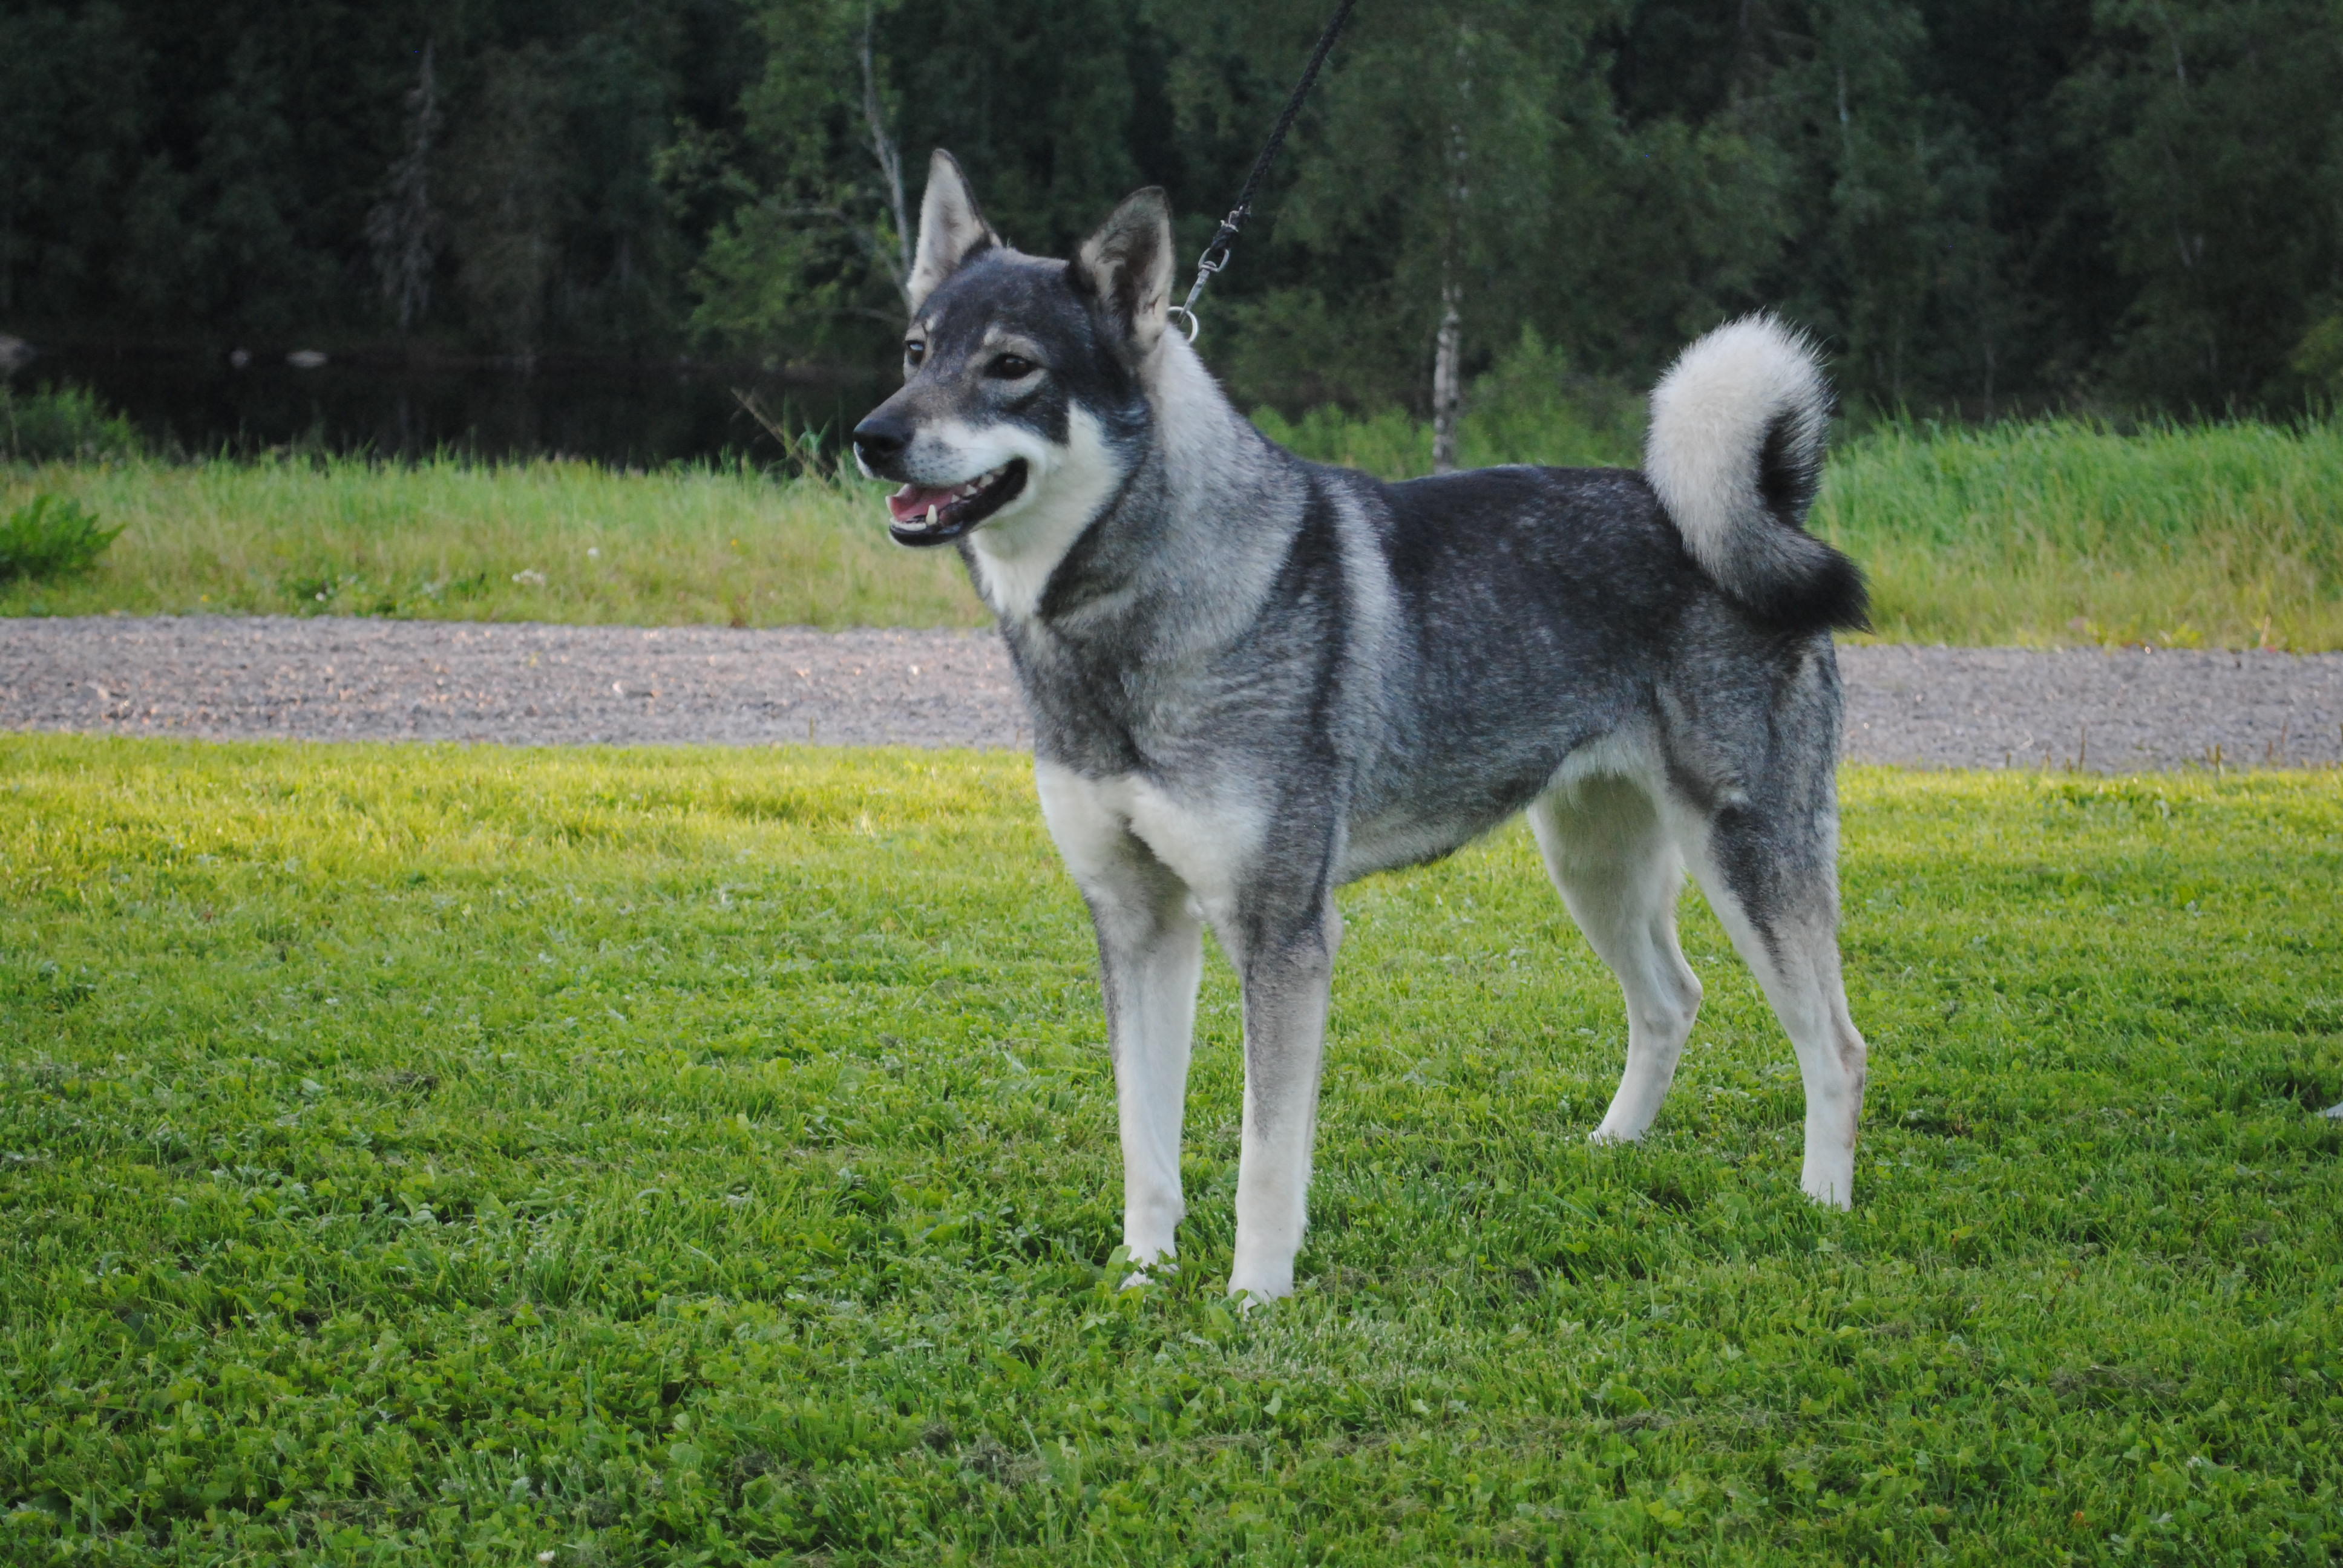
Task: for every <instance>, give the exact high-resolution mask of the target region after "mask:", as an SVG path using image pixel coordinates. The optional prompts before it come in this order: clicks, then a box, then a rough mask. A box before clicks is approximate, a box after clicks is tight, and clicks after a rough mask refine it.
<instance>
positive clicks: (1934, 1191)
mask: <svg viewBox="0 0 2343 1568" xmlns="http://www.w3.org/2000/svg"><path fill="white" fill-rule="evenodd" d="M1847 797H1848V806H1847V812H1846V820H1845V843H1846V865H1845V887H1846V906H1847V912H1848V920H1847V931H1846V946H1847V953H1848V959H1849V964H1850V990H1851V992H1852V995H1853V999H1854V1003H1855V1016H1856V1018H1857V1019H1858V1020H1860V1021H1861V1023H1862V1024H1863V1025H1864V1027H1865V1030H1867V1032H1868V1033H1869V1035H1870V1037H1871V1040H1872V1041H1873V1045H1874V1050H1875V1058H1874V1077H1873V1081H1872V1091H1871V1100H1870V1105H1869V1115H1868V1122H1867V1128H1866V1131H1865V1139H1864V1142H1863V1144H1862V1148H1861V1152H1860V1156H1859V1162H1858V1166H1857V1205H1856V1208H1855V1211H1854V1212H1853V1213H1851V1214H1845V1215H1839V1214H1833V1213H1826V1212H1823V1211H1817V1210H1815V1209H1814V1208H1812V1207H1810V1206H1808V1205H1807V1204H1806V1203H1805V1201H1803V1200H1801V1199H1800V1198H1799V1197H1798V1195H1797V1192H1796V1189H1795V1181H1796V1175H1797V1157H1798V1151H1797V1122H1798V1114H1799V1110H1798V1108H1799V1096H1798V1089H1797V1081H1796V1077H1795V1071H1794V1070H1793V1068H1792V1066H1791V1061H1790V1055H1789V1051H1788V1049H1787V1047H1786V1045H1785V1043H1784V1042H1783V1040H1781V1039H1780V1037H1779V1035H1778V1032H1777V1030H1776V1029H1775V1025H1774V1023H1773V1022H1772V1020H1771V1018H1770V1016H1769V1015H1768V1013H1767V1012H1766V1010H1765V1008H1764V1005H1763V1003H1762V1001H1761V1000H1760V999H1759V998H1758V996H1757V995H1756V994H1755V990H1754V988H1753V986H1752V985H1751V983H1750V981H1749V980H1748V977H1747V975H1746V973H1745V970H1742V969H1741V967H1740V966H1739V965H1738V963H1737V962H1736V961H1735V960H1733V959H1732V958H1731V957H1730V955H1729V950H1728V949H1727V947H1726V944H1725V940H1724V939H1723V937H1722V935H1721V933H1720V932H1719V930H1718V929H1717V927H1716V926H1715V922H1714V921H1713V920H1712V919H1711V918H1710V917H1709V916H1708V914H1707V913H1706V911H1705V910H1703V909H1701V908H1700V907H1699V905H1698V902H1697V900H1688V906H1687V920H1686V946H1687V950H1688V951H1689V952H1690V954H1691V955H1692V957H1693V960H1694V963H1695V965H1696V966H1697V967H1698V969H1699V970H1700V972H1701V973H1702V975H1703V977H1704V979H1705V980H1707V982H1708V987H1709V999H1710V1000H1709V1002H1708V1005H1707V1010H1706V1012H1705V1014H1704V1018H1703V1020H1702V1021H1701V1026H1700V1029H1699V1030H1698V1031H1697V1033H1696V1034H1695V1036H1694V1045H1693V1047H1692V1049H1691V1050H1690V1052H1689V1053H1688V1055H1687V1057H1686V1060H1685V1061H1684V1068H1683V1070H1682V1072H1681V1074H1680V1076H1679V1079H1678V1082H1677V1085H1676V1090H1675V1093H1674V1096H1673V1098H1672V1099H1671V1101H1670V1102H1669V1105H1668V1108H1667V1110H1666V1111H1664V1114H1663V1116H1662V1118H1661V1121H1660V1122H1659V1125H1658V1127H1657V1129H1656V1130H1655V1132H1654V1136H1653V1138H1652V1139H1651V1141H1649V1142H1648V1143H1647V1144H1646V1145H1645V1146H1644V1147H1641V1148H1638V1149H1634V1150H1597V1149H1593V1148H1590V1147H1588V1146H1587V1145H1586V1144H1585V1142H1584V1134H1585V1132H1586V1131H1587V1130H1588V1129H1589V1128H1590V1127H1591V1126H1592V1125H1593V1123H1594V1119H1595V1118H1596V1116H1597V1115H1598V1114H1599V1111H1600V1108H1601V1106H1602V1104H1603V1102H1604V1099H1605V1098H1606V1097H1607V1096H1608V1094H1609V1092H1610V1091H1611V1088H1612V1087H1613V1084H1614V1081H1615V1076H1616V1072H1617V1069H1618V1062H1619V1058H1620V1052H1621V1033H1622V1029H1623V1024H1622V1018H1621V1010H1620V1003H1619V1000H1618V997H1617V993H1616V991H1615V990H1614V987H1613V985H1612V983H1611V981H1610V980H1609V979H1608V978H1607V976H1606V975H1605V974H1604V972H1603V971H1602V970H1600V969H1599V967H1598V966H1597V965H1596V963H1595V962H1594V960H1593V959H1592V958H1591V957H1590V956H1589V955H1588V953H1587V952H1586V950H1585V949H1584V945H1583V944H1582V943H1581V942H1580V941H1579V940H1578V939H1577V938H1576V937H1575V936H1574V933H1573V932H1572V930H1570V928H1569V926H1568V923H1567V920H1566V917H1565V916H1564V913H1563V911H1562V910H1561V909H1560V907H1559V904H1558V902H1557V900H1555V899H1554V897H1553V895H1552V894H1551V893H1550V892H1549V891H1548V890H1546V889H1545V887H1544V884H1543V880H1542V879H1541V877H1540V876H1539V874H1538V871H1537V869H1536V866H1535V862H1534V855H1533V852H1532V850H1531V848H1530V846H1529V845H1528V843H1527V841H1526V839H1525V836H1524V835H1523V833H1522V831H1521V830H1520V829H1518V828H1515V829H1508V830H1507V831H1505V832H1503V833H1501V834H1499V835H1498V836H1497V837H1496V838H1495V839H1493V840H1491V841H1490V842H1488V843H1485V844H1483V845H1481V846H1478V847H1476V848H1474V849H1471V850H1469V851H1467V852H1465V853H1463V854H1462V855H1460V856H1458V857H1456V858H1455V859H1453V860H1452V861H1450V862H1448V863H1447V864H1445V865H1443V866H1440V867H1436V868H1433V869H1425V870H1421V871H1416V872H1412V873H1409V874H1406V875H1402V876H1395V877H1390V878H1384V879H1376V880H1373V881H1371V882H1369V883H1365V884H1363V885H1361V886H1359V887H1357V888H1354V889H1353V890H1350V891H1348V892H1347V893H1346V894H1345V895H1344V896H1343V902H1344V909H1345V913H1346V916H1347V919H1348V921H1349V928H1350V937H1349V940H1348V942H1347V945H1346V947H1345V949H1344V951H1343V954H1342V963H1341V966H1340V970H1341V972H1340V975H1339V977H1338V980H1337V990H1336V1000H1335V1008H1334V1019H1333V1024H1332V1044H1331V1052H1330V1069H1329V1076H1328V1081H1327V1089H1326V1096H1325V1104H1324V1118H1323V1123H1322V1128H1321V1131H1320V1134H1319V1167H1318V1177H1317V1183H1316V1188H1315V1191H1314V1193H1313V1201H1312V1208H1313V1213H1314V1218H1315V1224H1314V1227H1313V1229H1312V1233H1311V1238H1310V1241H1309V1242H1308V1244H1307V1245H1306V1247H1305V1249H1304V1251H1303V1253H1302V1260H1301V1275H1302V1280H1303V1282H1304V1284H1303V1288H1302V1292H1301V1293H1300V1294H1299V1295H1297V1296H1296V1297H1295V1298H1294V1299H1292V1300H1291V1301H1289V1302H1283V1303H1281V1304H1280V1305H1278V1306H1277V1307H1276V1308H1274V1309H1273V1310H1271V1311H1269V1312H1266V1313H1264V1314H1262V1315H1259V1316H1256V1317H1254V1318H1252V1319H1250V1320H1239V1319H1237V1318H1235V1317H1232V1315H1231V1314H1230V1312H1228V1311H1227V1309H1226V1308H1225V1306H1224V1305H1223V1304H1222V1301H1221V1299H1220V1297H1219V1288H1220V1286H1221V1283H1222V1282H1223V1281H1224V1280H1225V1278H1226V1272H1227V1269H1228V1263H1229V1248H1230V1241H1231V1201H1232V1190H1233V1181H1234V1175H1235V1161H1236V1155H1237V1131H1236V1130H1237V1118H1238V1109H1239V1091H1240V1081H1239V1062H1238V1045H1237V1030H1236V1014H1235V1011H1234V1010H1233V1001H1234V992H1233V987H1232V982H1231V980H1230V979H1229V977H1228V975H1227V973H1226V971H1225V970H1224V969H1222V967H1221V966H1219V965H1218V963H1217V962H1215V965H1214V966H1213V969H1212V973H1211V974H1210V976H1209V977H1208V980H1207V984H1206V994H1205V997H1204V1000H1203V1006H1202V1040H1201V1044H1200V1050H1199V1056H1198V1061H1197V1070H1196V1075H1195V1077H1196V1081H1195V1085H1194V1093H1193V1098H1192V1104H1191V1110H1190V1116H1189V1126H1190V1129H1191V1135H1190V1149H1189V1154H1188V1157H1187V1173H1188V1180H1189V1187H1190V1194H1191V1201H1192V1210H1193V1212H1192V1216H1191V1218H1190V1220H1189V1221H1188V1223H1187V1226H1186V1227H1185V1229H1184V1231H1183V1233H1182V1241H1183V1244H1184V1246H1185V1248H1186V1250H1187V1271H1186V1272H1185V1273H1184V1274H1183V1275H1182V1277H1181V1279H1180V1280H1179V1282H1177V1283H1176V1284H1175V1285H1173V1286H1172V1287H1171V1288H1168V1289H1161V1290H1156V1291H1151V1292H1129V1293H1123V1294H1117V1293H1115V1292H1114V1290H1113V1288H1112V1282H1113V1278H1114V1276H1115V1274H1116V1273H1117V1272H1118V1271H1115V1270H1113V1269H1112V1268H1111V1251H1112V1249H1113V1247H1114V1243H1115V1241H1116V1231H1117V1222H1118V1214H1117V1206H1118V1202H1119V1178H1118V1160H1117V1156H1116V1152H1115V1147H1114V1132H1113V1129H1114V1117H1113V1110H1112V1096H1111V1074H1110V1070H1109V1065H1108V1062H1107V1060H1106V1056H1105V1053H1104V1050H1103V1048H1102V1045H1101V1022H1100V1012H1099V1004H1098V1000H1097V996H1096V993H1095V987H1094V984H1093V980H1092V978H1091V975H1092V958H1091V945H1090V937H1089V933H1088V929H1087V924H1086V921H1085V920H1084V917H1083V914H1082V911H1081V905H1080V902H1079V900H1078V899H1077V898H1076V897H1075V895H1074V893H1073V891H1072V890H1071V888H1070V886H1069V885H1068V884H1067V882H1066V880H1065V879H1064V877H1063V876H1062V874H1061V871H1060V870H1059V869H1058V868H1057V866H1056V864H1055V861H1054V858H1053V856H1052V855H1051V851H1050V849H1049V847H1048V845H1047V842H1046V840H1045V838H1044V836H1043V834H1042V832H1041V828H1040V826H1039V822H1038V816H1037V812H1036V810H1035V808H1034V805H1033V801H1032V799H1031V784H1030V779H1029V778H1028V775H1027V773H1026V771H1025V768H1024V766H1023V765H1022V764H1021V762H1020V761H1019V760H1018V759H1012V758H1009V757H1005V756H1001V755H997V754H994V755H958V756H952V755H936V754H917V753H909V752H860V753H858V752H826V751H819V750H812V749H783V750H774V751H768V752H745V751H726V752H714V751H687V750H672V751H639V752H599V751H596V752H588V751H571V752H524V751H507V750H498V749H489V748H480V749H462V750H459V749H395V748H368V747H330V746H314V747H307V748H304V747H297V746H216V747H206V746H202V745H198V744H174V743H164V742H148V741H126V740H107V739H68V738H33V737H9V738H0V1042H5V1043H0V1070H5V1088H0V1558H5V1560H6V1561H7V1562H9V1563H28V1564H30V1563H47V1562H59V1563H63V1562H68V1561H70V1562H75V1563H82V1562H97V1563H108V1562H110V1563H199V1562H200V1563H215V1562H216V1563H287V1564H293V1563H299V1564H302V1565H304V1568H307V1565H308V1564H312V1563H497V1564H515V1563H521V1564H525V1563H530V1562H532V1561H550V1562H553V1563H564V1564H568V1563H601V1564H616V1563H646V1564H649V1563H659V1564H664V1563H691V1562H708V1563H730V1562H740V1561H746V1560H749V1559H750V1558H754V1557H759V1556H764V1555H778V1556H779V1557H781V1558H782V1559H783V1560H789V1561H802V1562H807V1563H832V1564H842V1563H919V1564H923V1565H924V1564H935V1563H973V1562H987V1563H1012V1564H1014V1563H1034V1564H1041V1563H1047V1564H1051V1565H1053V1568H1055V1565H1061V1564H1071V1563H1115V1562H1127V1563H1151V1564H1152V1563H1225V1562H1233V1561H1239V1560H1242V1561H1244V1562H1247V1563H1283V1562H1302V1561H1309V1562H1339V1563H1411V1564H1412V1563H1426V1562H1435V1561H1463V1560H1489V1561H1546V1562H1555V1561H1575V1562H1588V1563H1608V1562H1623V1563H1624V1562H1646V1561H1656V1560H1661V1559H1665V1560H1669V1561H1680V1560H1688V1561H1714V1562H1751V1561H1766V1562H1779V1563H1807V1562H1823V1561H1835V1562H1854V1561H1858V1560H1861V1561H1877V1562H1884V1563H1911V1562H1917V1561H1932V1560H1945V1561H1953V1562H1962V1563H1995V1564H2004V1563H2062V1562H2084V1561H2089V1562H2102V1561H2119V1562H2127V1561H2141V1562H2149V1563H2273V1564H2276V1563H2320V1562H2334V1561H2336V1560H2337V1559H2338V1556H2343V1452H2338V1443H2339V1442H2343V1436H2338V1434H2343V1225H2338V1219H2337V1217H2338V1211H2343V1123H2337V1122H2333V1121H2323V1120H2320V1119H2318V1118H2317V1117H2316V1116H2314V1115H2313V1114H2312V1113H2311V1111H2312V1109H2313V1108H2314V1107H2317V1106H2319V1105H2324V1104H2326V1103H2328V1102H2330V1101H2335V1100H2338V1099H2343V985H2338V975H2343V915H2338V910H2343V886H2338V881H2339V880H2343V877H2338V873H2339V872H2343V779H2338V776H2336V775H2333V774H2319V773H2296V774H2284V775H2264V776H2249V777H2232V778H2229V779H2213V778H2207V777H2201V776H2197V777H2186V778H2161V779H2159V778H2134V779H2122V780H2101V779H2087V778H2081V777H2073V776H2044V775H2022V774H2021V775H1996V776H1976V775H1918V774H1899V773H1892V772H1887V771H1855V772H1853V773H1851V774H1850V775H1849V777H1848V781H1847ZM544 1553H550V1554H551V1555H550V1557H543V1556H541V1554H544Z"/></svg>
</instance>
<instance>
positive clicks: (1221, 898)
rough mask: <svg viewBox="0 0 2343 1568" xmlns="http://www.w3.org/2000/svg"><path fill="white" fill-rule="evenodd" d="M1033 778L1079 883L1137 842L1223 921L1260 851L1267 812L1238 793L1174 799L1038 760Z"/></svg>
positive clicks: (1134, 782)
mask: <svg viewBox="0 0 2343 1568" xmlns="http://www.w3.org/2000/svg"><path fill="white" fill-rule="evenodd" d="M1033 774H1034V780H1035V783H1036V784H1037V785H1038V787H1039V789H1040V791H1041V815H1042V816H1043V818H1044V819H1046V820H1047V821H1048V822H1049V824H1050V835H1051V838H1053V839H1056V840H1057V844H1058V850H1059V852H1060V853H1061V854H1062V855H1063V856H1064V857H1065V858H1066V865H1067V867H1068V869H1071V871H1072V872H1073V873H1074V879H1075V880H1076V881H1078V882H1083V883H1085V884H1086V885H1087V883H1088V882H1089V881H1090V879H1091V873H1092V872H1094V871H1098V870H1101V869H1105V868H1106V867H1107V865H1108V864H1109V862H1111V860H1112V859H1114V858H1116V857H1118V856H1121V855H1126V854H1128V853H1129V852H1130V845H1129V840H1130V839H1138V840H1139V842H1140V843H1141V844H1142V845H1144V846H1146V849H1147V850H1148V852H1149V853H1151V854H1152V855H1153V856H1154V857H1155V858H1156V859H1158V860H1161V862H1162V863H1163V864H1164V866H1165V867H1166V868H1168V869H1170V870H1171V871H1172V874H1173V875H1174V876H1176V877H1178V878H1179V879H1181V880H1182V882H1184V883H1186V884H1187V886H1188V890H1189V891H1191V892H1192V893H1193V894H1195V896H1196V901H1197V902H1198V903H1199V904H1200V905H1202V907H1203V910H1204V912H1205V914H1206V916H1207V917H1208V918H1210V919H1212V921H1213V922H1214V924H1216V925H1217V924H1219V923H1220V922H1221V919H1222V916H1223V915H1225V914H1227V913H1229V912H1231V911H1232V910H1234V908H1235V904H1236V892H1237V888H1238V886H1239V885H1240V883H1241V882H1242V879H1243V876H1244V872H1245V869H1246V868H1247V867H1248V866H1250V865H1251V864H1252V860H1253V859H1254V857H1255V856H1256V855H1257V854H1258V852H1259V850H1260V848H1261V840H1262V827H1263V823H1264V820H1265V816H1266V813H1265V812H1264V811H1263V809H1262V805H1261V803H1260V802H1258V801H1255V800H1252V799H1249V798H1247V797H1246V796H1245V795H1243V794H1242V793H1241V792H1239V791H1236V790H1233V789H1222V790H1219V791H1216V792H1214V793H1212V794H1209V795H1188V794H1174V793H1172V791H1170V790H1168V789H1164V788H1163V787H1162V786H1161V785H1160V784H1157V783H1156V782H1154V781H1153V780H1152V779H1146V778H1142V777H1141V776H1140V775H1137V774H1122V775H1120V776H1118V777H1116V778H1111V779H1086V778H1084V777H1082V776H1081V774H1079V773H1076V772H1074V771H1073V770H1072V769H1069V768H1063V767H1061V766H1059V765H1058V764H1057V763H1054V762H1036V763H1035V764H1034V768H1033Z"/></svg>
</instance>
